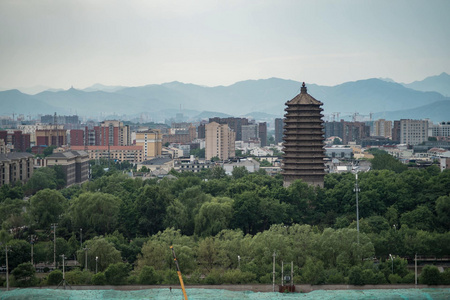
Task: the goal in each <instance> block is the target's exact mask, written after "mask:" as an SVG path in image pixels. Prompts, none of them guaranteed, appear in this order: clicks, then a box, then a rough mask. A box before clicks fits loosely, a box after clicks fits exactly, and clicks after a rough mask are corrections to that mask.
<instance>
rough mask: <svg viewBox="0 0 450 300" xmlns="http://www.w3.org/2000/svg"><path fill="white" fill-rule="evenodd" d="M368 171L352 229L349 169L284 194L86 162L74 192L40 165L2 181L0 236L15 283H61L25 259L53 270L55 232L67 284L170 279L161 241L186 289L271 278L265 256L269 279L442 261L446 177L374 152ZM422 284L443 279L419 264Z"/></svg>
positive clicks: (376, 277)
mask: <svg viewBox="0 0 450 300" xmlns="http://www.w3.org/2000/svg"><path fill="white" fill-rule="evenodd" d="M387 159H390V158H387ZM375 166H377V168H376V169H373V170H371V171H369V172H365V173H360V174H359V176H358V184H359V187H360V192H359V215H360V222H359V223H360V224H359V225H360V232H359V234H358V232H357V230H356V201H355V200H356V199H355V193H354V192H353V189H354V185H355V176H354V174H351V173H344V174H328V175H327V176H326V177H325V186H324V188H316V187H311V186H308V185H307V184H305V183H303V182H301V181H297V182H295V183H294V184H292V185H291V186H290V187H288V188H284V187H283V183H282V178H281V177H280V176H276V177H270V176H268V175H266V174H264V172H263V171H260V172H257V173H253V174H250V173H248V172H247V171H246V170H245V169H244V168H235V169H234V171H233V173H232V175H231V176H227V175H226V174H225V171H224V170H223V169H222V168H221V167H215V168H213V169H212V170H208V171H206V172H202V173H198V174H193V173H181V174H180V173H176V172H174V171H173V172H171V173H172V175H174V176H175V177H176V178H175V179H168V178H165V179H162V180H159V179H147V180H141V179H132V178H130V177H128V176H127V175H125V174H124V173H122V172H121V171H120V170H113V169H111V170H110V171H108V172H103V169H101V168H98V167H95V170H96V174H97V175H96V178H95V179H93V180H92V181H90V182H87V183H85V184H83V185H82V186H71V187H68V188H63V189H59V190H58V189H57V188H58V187H60V186H61V180H62V179H61V176H60V175H58V172H57V171H58V170H56V171H55V170H45V169H42V170H40V171H38V172H35V174H34V175H33V177H35V176H36V178H32V180H30V183H28V184H27V185H25V186H20V185H17V186H9V185H5V186H2V187H1V188H0V203H1V205H0V222H1V224H2V229H3V230H2V232H1V234H0V239H1V242H2V243H3V244H2V245H3V246H4V245H5V244H6V243H7V244H8V247H9V249H11V250H12V251H11V252H9V253H8V256H9V269H10V270H14V272H15V273H12V275H13V276H12V278H13V284H15V285H18V286H26V285H37V284H55V282H57V281H58V280H59V281H60V279H62V277H61V276H62V274H60V270H56V271H53V272H52V273H51V274H50V275H48V276H47V277H46V279H45V280H41V281H40V282H39V281H37V280H35V276H36V274H31V273H32V270H34V269H33V268H30V266H29V264H26V263H29V262H30V261H31V257H30V253H31V242H32V243H33V251H34V255H33V261H34V264H35V265H36V264H39V263H44V264H48V265H50V266H51V265H53V258H54V252H53V250H54V241H53V236H54V235H55V236H56V240H55V244H56V253H55V257H56V260H57V264H58V265H59V266H61V263H62V261H61V256H62V255H63V254H64V255H65V256H66V257H67V259H68V260H73V259H75V260H77V266H78V267H73V268H72V269H73V270H70V271H68V272H67V274H66V280H67V281H68V282H69V283H71V284H86V283H88V284H134V283H139V284H157V283H158V284H160V283H162V284H164V283H170V284H174V283H176V282H177V280H178V279H177V275H176V271H175V266H174V263H173V259H172V257H171V255H172V254H171V252H170V249H169V246H170V245H174V249H175V251H176V253H177V256H178V260H179V262H180V267H181V270H182V273H183V275H185V276H186V279H185V280H186V282H187V283H191V284H194V283H208V284H220V283H249V282H253V283H271V282H272V276H273V274H272V263H273V255H274V254H275V261H276V276H277V278H280V276H281V264H282V262H284V264H285V269H284V274H285V275H286V274H288V275H289V274H290V272H291V270H290V265H291V262H293V266H294V274H295V275H294V283H312V284H324V283H350V284H381V283H413V282H414V274H412V273H411V272H410V271H409V270H408V268H407V263H408V260H409V261H410V262H411V261H412V259H413V258H414V256H415V255H416V254H418V255H420V256H428V257H431V256H432V257H437V258H440V257H445V256H449V255H450V231H449V229H450V223H449V220H450V170H446V171H444V172H440V171H439V169H438V168H437V167H436V166H432V167H429V168H427V169H412V170H411V169H406V168H399V167H398V166H397V165H396V162H391V161H390V160H388V161H385V160H383V157H378V158H377V157H376V160H375ZM31 192H32V193H31ZM26 194H30V197H29V198H24V195H26ZM31 194H32V196H31ZM23 199H25V200H23ZM55 223H57V226H56V232H55V234H54V233H53V231H52V230H53V227H52V224H55ZM30 238H31V239H30ZM358 240H359V243H358ZM3 246H2V247H3ZM3 249H5V248H3ZM96 258H97V259H96ZM0 261H2V262H4V261H5V251H1V252H0ZM86 262H87V265H86ZM434 268H435V267H434ZM16 269H17V271H16ZM68 270H69V269H68ZM19 271H20V272H19ZM58 272H59V273H58ZM436 274H437V275H436ZM427 276H428V277H429V278H428V277H427ZM430 278H431V279H430ZM436 278H437V279H436ZM278 282H279V280H278ZM421 282H423V283H435V284H440V283H445V284H450V272H449V271H448V270H446V271H445V272H444V273H439V272H438V273H436V272H435V270H434V269H433V267H432V266H430V267H427V268H424V270H423V272H422V278H421Z"/></svg>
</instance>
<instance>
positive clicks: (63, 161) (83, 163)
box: [46, 151, 89, 186]
mask: <svg viewBox="0 0 450 300" xmlns="http://www.w3.org/2000/svg"><path fill="white" fill-rule="evenodd" d="M46 161H47V162H46V165H47V166H48V167H51V166H57V165H58V166H61V167H62V169H63V172H64V175H65V177H66V186H71V185H73V184H75V183H83V182H85V181H88V180H89V155H88V154H87V153H86V152H85V151H66V152H58V153H53V154H51V155H49V156H47V157H46Z"/></svg>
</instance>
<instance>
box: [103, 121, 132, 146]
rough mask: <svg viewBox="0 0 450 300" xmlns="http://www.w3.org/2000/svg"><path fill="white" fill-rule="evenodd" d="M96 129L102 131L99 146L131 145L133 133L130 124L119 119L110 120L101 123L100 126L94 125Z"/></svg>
mask: <svg viewBox="0 0 450 300" xmlns="http://www.w3.org/2000/svg"><path fill="white" fill-rule="evenodd" d="M94 130H96V131H100V133H99V135H100V143H96V145H98V146H108V145H110V146H128V145H131V133H130V127H129V126H128V125H125V126H124V125H123V122H120V121H117V120H108V121H103V122H101V123H100V126H98V127H94Z"/></svg>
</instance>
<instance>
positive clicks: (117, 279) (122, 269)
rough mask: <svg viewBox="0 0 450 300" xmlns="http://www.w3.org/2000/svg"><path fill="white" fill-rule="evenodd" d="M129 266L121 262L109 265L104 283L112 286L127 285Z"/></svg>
mask: <svg viewBox="0 0 450 300" xmlns="http://www.w3.org/2000/svg"><path fill="white" fill-rule="evenodd" d="M129 273H130V266H129V265H128V264H125V263H123V262H119V263H115V264H111V265H109V267H108V268H107V269H106V271H105V276H106V282H107V283H108V284H112V285H121V284H127V278H128V275H129Z"/></svg>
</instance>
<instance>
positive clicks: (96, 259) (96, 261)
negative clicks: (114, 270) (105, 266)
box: [95, 256, 98, 274]
mask: <svg viewBox="0 0 450 300" xmlns="http://www.w3.org/2000/svg"><path fill="white" fill-rule="evenodd" d="M97 267H98V256H96V257H95V274H97V270H98V268H97Z"/></svg>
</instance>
